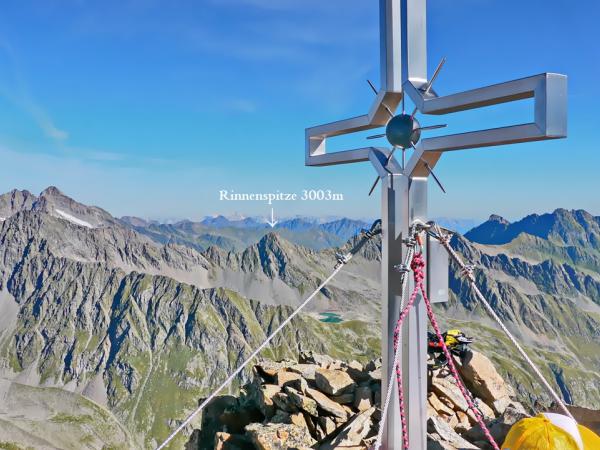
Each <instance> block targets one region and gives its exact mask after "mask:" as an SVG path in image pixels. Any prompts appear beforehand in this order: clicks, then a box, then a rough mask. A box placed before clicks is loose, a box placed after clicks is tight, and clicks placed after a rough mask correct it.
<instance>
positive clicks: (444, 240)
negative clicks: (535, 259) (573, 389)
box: [429, 223, 574, 420]
mask: <svg viewBox="0 0 600 450" xmlns="http://www.w3.org/2000/svg"><path fill="white" fill-rule="evenodd" d="M431 225H432V227H433V228H434V229H435V233H432V232H431V228H430V230H429V233H430V234H432V235H433V236H434V237H435V238H436V239H437V240H438V241H440V243H441V244H442V245H443V246H444V248H445V249H446V250H447V251H448V254H449V255H450V256H451V257H452V259H453V260H454V261H455V262H456V264H458V266H459V267H460V269H461V272H462V273H463V275H464V277H465V278H466V279H467V281H468V282H469V285H470V286H471V289H472V290H473V292H474V293H475V295H476V296H477V298H478V299H479V301H480V302H481V303H482V304H483V306H484V307H485V309H486V310H487V312H488V313H489V315H490V316H491V317H492V318H493V319H494V320H495V321H496V323H498V325H499V326H500V328H501V329H502V331H503V332H504V334H506V336H507V337H508V339H510V341H511V342H512V343H513V345H514V346H515V347H516V349H517V350H518V352H519V353H520V354H521V356H522V357H523V359H524V360H525V362H527V364H528V365H529V367H531V370H533V372H534V373H535V374H536V375H537V377H538V378H539V380H540V382H541V383H542V385H543V386H544V387H545V388H546V390H547V391H548V393H549V394H550V395H551V396H552V397H553V398H554V400H555V401H556V403H557V404H558V405H559V406H560V409H562V410H563V412H564V413H565V414H566V415H567V416H569V417H570V418H571V419H573V415H572V414H571V411H569V409H568V408H567V406H566V405H565V404H564V402H563V401H562V399H561V398H560V397H559V395H558V394H557V393H556V391H555V390H554V389H553V388H552V386H550V383H548V380H546V378H545V377H544V375H543V374H542V372H541V371H540V369H539V368H538V367H537V366H536V365H535V363H534V362H533V361H532V360H531V358H529V356H528V355H527V353H526V352H525V350H524V349H523V347H521V345H520V344H519V342H518V341H517V339H516V338H515V337H514V336H513V335H512V333H511V332H510V331H509V330H508V328H506V326H505V325H504V323H503V322H502V319H500V317H498V314H496V311H494V309H493V308H492V307H491V305H490V304H489V302H488V301H487V299H486V298H485V297H484V296H483V294H482V293H481V291H480V290H479V288H478V287H477V284H476V283H475V275H474V273H473V268H472V266H468V265H466V264H465V263H464V262H463V260H462V259H461V257H460V256H459V255H458V254H457V253H456V252H455V251H454V249H453V248H452V247H451V246H450V236H449V235H446V234H445V233H444V232H443V231H442V229H441V228H440V226H439V225H437V224H435V223H431ZM573 420H574V419H573Z"/></svg>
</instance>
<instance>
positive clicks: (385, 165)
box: [369, 147, 404, 197]
mask: <svg viewBox="0 0 600 450" xmlns="http://www.w3.org/2000/svg"><path fill="white" fill-rule="evenodd" d="M396 148H397V147H393V148H392V151H391V152H390V154H389V155H388V157H387V159H386V160H385V164H384V165H383V167H387V165H388V163H389V162H390V161H391V160H392V157H393V156H394V152H395V151H396ZM402 152H403V155H404V149H402ZM403 158H404V156H403ZM402 168H404V167H402ZM379 178H381V177H379V176H378V177H377V178H376V179H375V182H374V183H373V186H371V190H370V191H369V197H370V196H371V194H372V193H373V191H374V190H375V188H376V187H377V183H379Z"/></svg>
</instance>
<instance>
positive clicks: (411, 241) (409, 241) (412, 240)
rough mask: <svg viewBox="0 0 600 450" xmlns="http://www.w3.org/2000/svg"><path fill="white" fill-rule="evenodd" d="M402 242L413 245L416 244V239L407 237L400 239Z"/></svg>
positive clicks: (408, 245)
mask: <svg viewBox="0 0 600 450" xmlns="http://www.w3.org/2000/svg"><path fill="white" fill-rule="evenodd" d="M402 243H403V244H404V245H406V246H407V247H415V246H416V245H417V240H416V239H415V238H414V237H409V238H406V239H402Z"/></svg>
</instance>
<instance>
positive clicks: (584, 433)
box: [577, 425, 600, 450]
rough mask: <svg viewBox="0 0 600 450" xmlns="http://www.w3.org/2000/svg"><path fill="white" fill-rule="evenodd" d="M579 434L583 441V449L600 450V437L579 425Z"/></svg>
mask: <svg viewBox="0 0 600 450" xmlns="http://www.w3.org/2000/svg"><path fill="white" fill-rule="evenodd" d="M577 428H579V434H581V439H582V440H583V448H584V449H585V450H599V449H600V437H599V436H598V435H597V434H596V433H594V432H593V431H592V430H590V429H589V428H586V427H584V426H583V425H578V426H577Z"/></svg>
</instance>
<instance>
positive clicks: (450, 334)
mask: <svg viewBox="0 0 600 450" xmlns="http://www.w3.org/2000/svg"><path fill="white" fill-rule="evenodd" d="M461 334H463V333H462V331H460V330H448V331H447V332H446V345H447V346H448V347H452V346H454V345H458V344H459V342H458V339H456V336H460V335H461Z"/></svg>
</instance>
